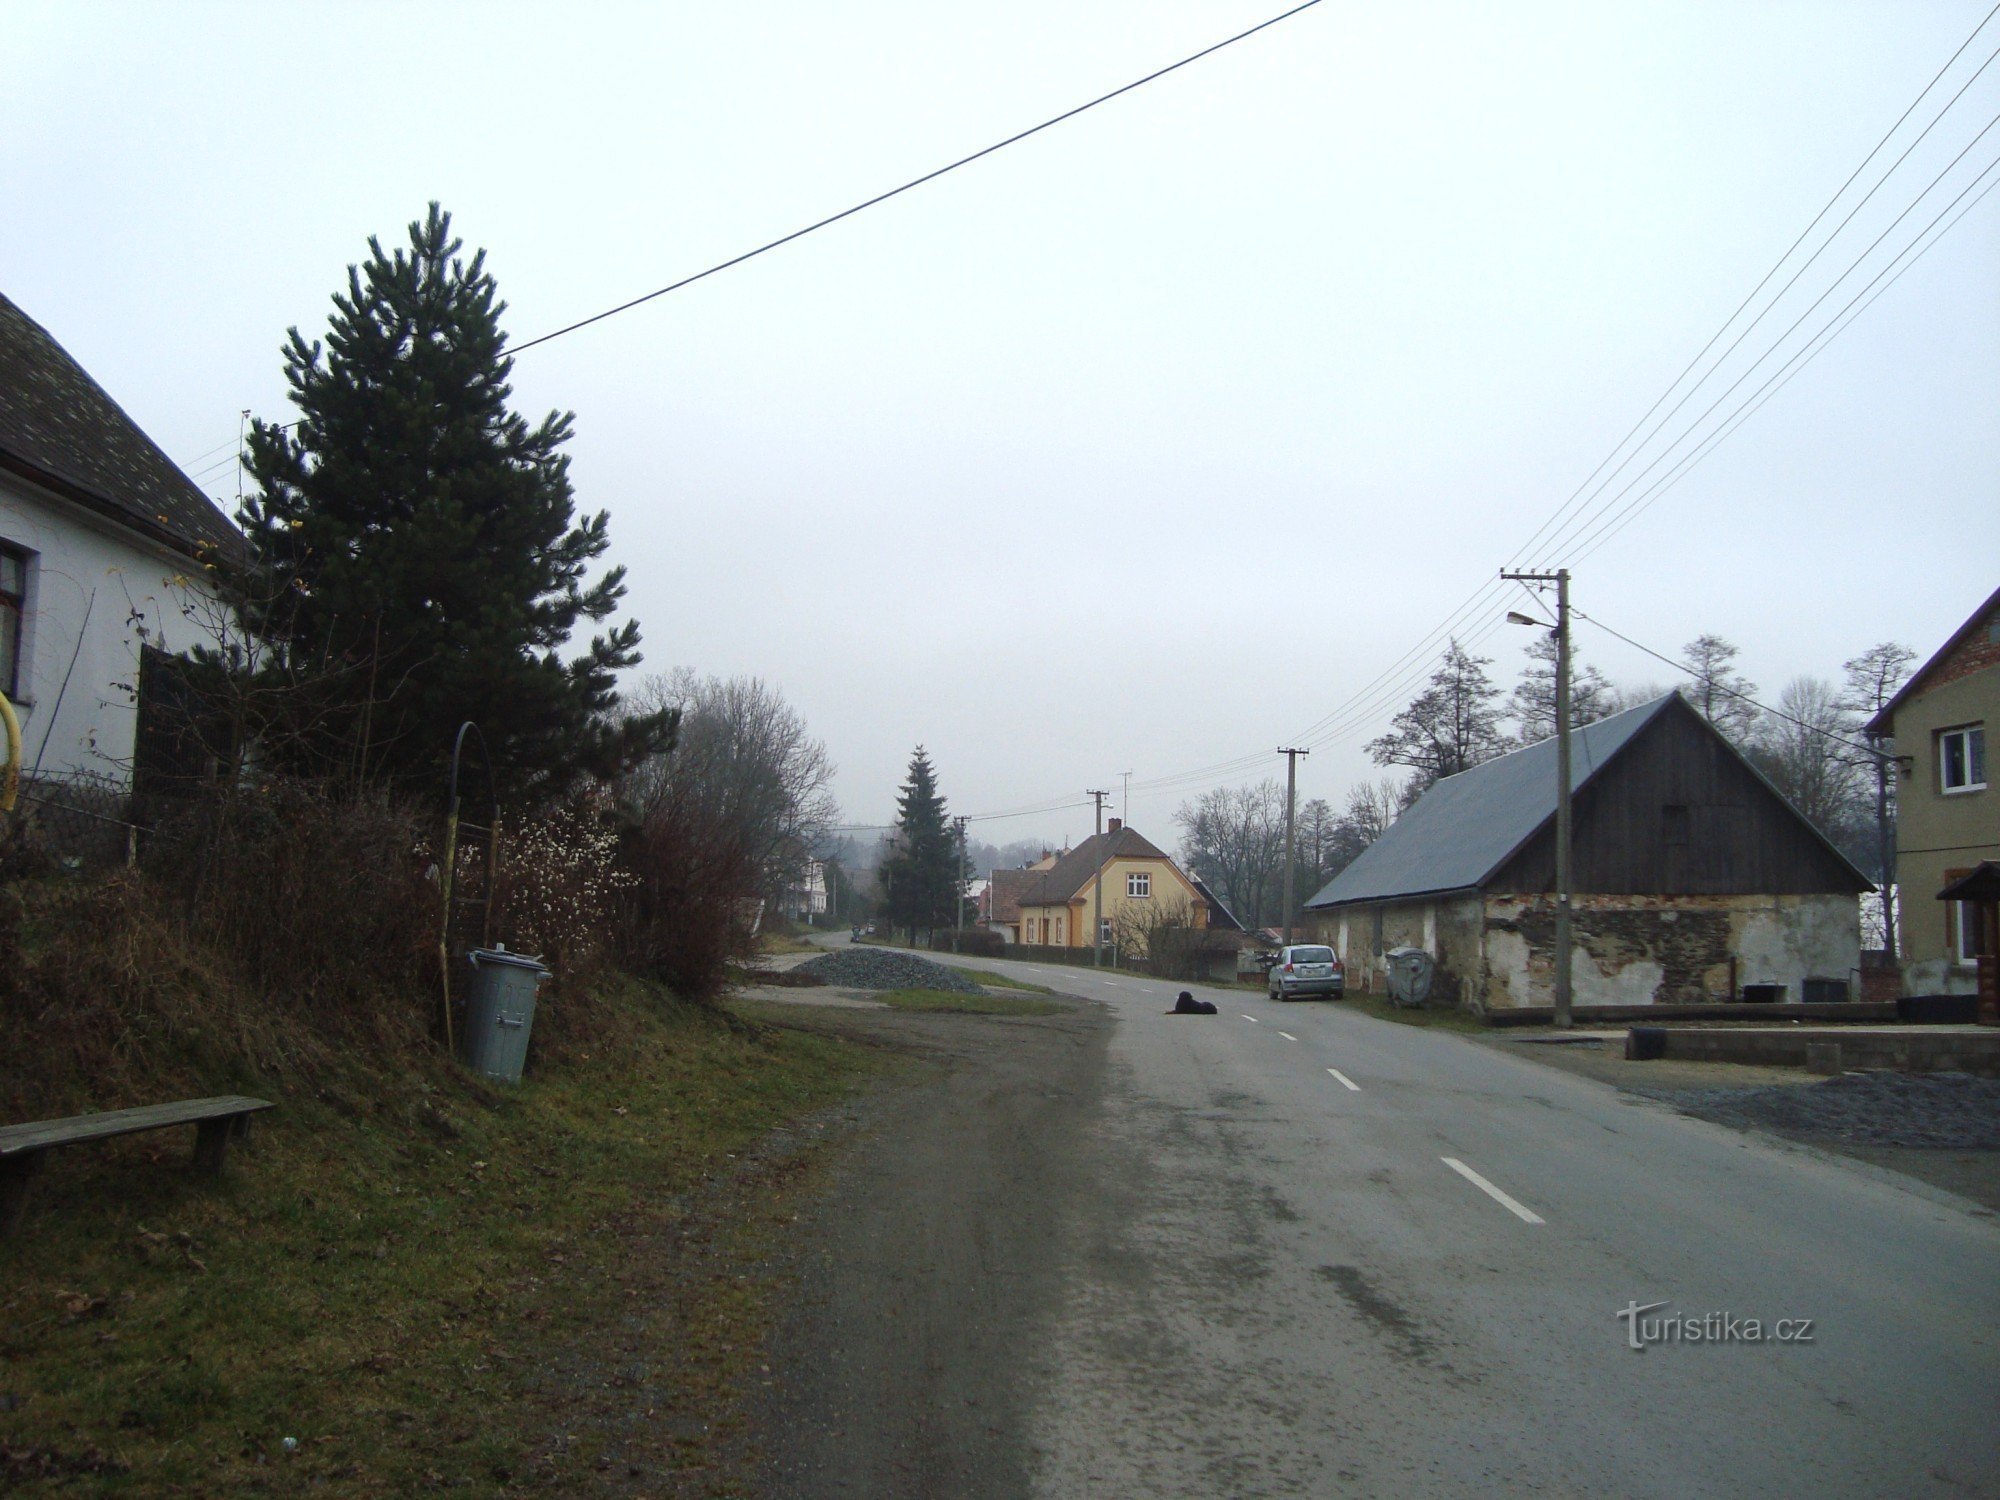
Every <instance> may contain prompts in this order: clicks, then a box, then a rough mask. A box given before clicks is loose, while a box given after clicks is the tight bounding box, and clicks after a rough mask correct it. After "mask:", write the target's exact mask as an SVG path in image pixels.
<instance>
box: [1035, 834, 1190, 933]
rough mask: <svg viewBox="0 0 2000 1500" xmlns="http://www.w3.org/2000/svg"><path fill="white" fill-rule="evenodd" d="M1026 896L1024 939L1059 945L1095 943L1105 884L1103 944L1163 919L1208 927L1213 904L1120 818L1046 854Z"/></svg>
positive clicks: (1161, 921) (1178, 869)
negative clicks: (1055, 852)
mask: <svg viewBox="0 0 2000 1500" xmlns="http://www.w3.org/2000/svg"><path fill="white" fill-rule="evenodd" d="M1030 874H1031V878H1030V880H1029V882H1028V884H1027V886H1026V888H1025V889H1023V890H1022V892H1021V898H1020V905H1021V941H1022V942H1023V943H1032V944H1037V945H1040V946H1045V947H1054V948H1090V947H1094V946H1095V944H1096V937H1095V934H1094V933H1093V931H1092V928H1091V923H1092V921H1093V920H1094V919H1095V918H1096V917H1097V914H1098V887H1099V883H1100V882H1102V886H1103V892H1104V898H1103V922H1104V942H1105V945H1106V946H1107V947H1109V946H1111V945H1113V944H1115V943H1116V942H1117V941H1118V940H1119V937H1120V936H1121V935H1124V936H1125V937H1126V938H1127V940H1128V943H1129V941H1130V940H1131V938H1132V937H1133V936H1134V935H1135V934H1143V933H1146V932H1149V931H1151V930H1152V929H1153V928H1154V927H1155V926H1157V925H1159V924H1161V923H1163V922H1176V921H1177V922H1179V923H1181V924H1184V925H1188V926H1193V927H1206V926H1207V925H1208V919H1209V908H1208V902H1207V901H1206V900H1204V899H1203V898H1202V894H1201V892H1200V891H1198V890H1196V889H1195V884H1194V882H1193V881H1192V880H1190V879H1189V878H1188V877H1187V876H1186V875H1185V874H1184V873H1183V872H1182V870H1181V868H1180V866H1179V865H1177V864H1175V863H1174V862H1173V860H1172V859H1170V858H1169V857H1168V856H1167V855H1166V854H1165V853H1163V852H1162V851H1161V850H1159V849H1158V848H1155V847H1154V846H1153V844H1152V843H1150V842H1149V841H1148V840H1146V839H1145V838H1143V837H1141V836H1140V834H1139V833H1137V832H1136V831H1135V830H1133V829H1130V828H1127V827H1125V825H1124V824H1123V823H1121V822H1120V821H1119V820H1118V819H1117V818H1113V819H1112V820H1111V826H1110V827H1109V828H1107V829H1106V830H1105V831H1104V832H1103V833H1097V834H1092V835H1091V836H1090V837H1089V838H1087V839H1085V840H1084V841H1083V842H1082V843H1080V844H1078V845H1077V846H1076V847H1075V848H1074V849H1072V850H1070V851H1069V852H1068V853H1067V854H1062V855H1055V856H1046V857H1044V858H1043V859H1041V860H1038V861H1037V862H1036V863H1035V864H1034V865H1033V866H1031V867H1030Z"/></svg>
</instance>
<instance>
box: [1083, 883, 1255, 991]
mask: <svg viewBox="0 0 2000 1500" xmlns="http://www.w3.org/2000/svg"><path fill="white" fill-rule="evenodd" d="M1111 941H1112V943H1113V944H1114V945H1115V946H1116V947H1117V949H1118V952H1119V955H1120V957H1121V958H1123V959H1125V960H1127V961H1130V960H1133V959H1144V960H1145V961H1146V963H1147V965H1148V967H1149V968H1150V969H1151V971H1152V973H1153V974H1154V976H1155V977H1157V978H1160V979H1203V978H1206V977H1207V974H1208V965H1209V962H1210V960H1211V958H1212V957H1213V956H1214V955H1216V954H1219V953H1225V952H1227V951H1228V945H1227V943H1226V941H1225V940H1224V938H1223V936H1222V934H1221V933H1220V932H1215V931H1212V930H1210V929H1209V928H1207V927H1201V926H1197V925H1196V923H1195V912H1194V906H1193V903H1191V902H1190V901H1188V900H1187V899H1186V898H1185V897H1180V898H1174V897H1156V898H1155V899H1153V900H1151V901H1128V902H1126V903H1125V904H1124V905H1123V906H1121V907H1120V908H1119V909H1118V911H1117V914H1116V915H1114V916H1113V917H1112V919H1111Z"/></svg>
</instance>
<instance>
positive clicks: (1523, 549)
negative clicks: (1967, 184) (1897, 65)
mask: <svg viewBox="0 0 2000 1500" xmlns="http://www.w3.org/2000/svg"><path fill="white" fill-rule="evenodd" d="M1996 14H2000V4H1996V6H1994V8H1992V10H1988V12H1986V14H1984V16H1982V18H1980V24H1978V26H1974V28H1972V32H1970V34H1968V36H1966V40H1964V42H1960V44H1958V50H1956V52H1952V56H1950V58H1946V60H1944V66H1942V68H1938V72H1936V74H1934V76H1932V80H1930V82H1928V84H1924V88H1922V92H1920V94H1918V96H1916V98H1914V100H1910V104H1908V108H1904V112H1902V114H1898V116H1896V122H1894V124H1892V126H1890V128H1888V130H1886V132H1882V138H1880V140H1878V142H1876V144H1874V146H1872V148H1870V152H1868V154H1866V156H1864V158H1862V160H1860V164H1858V166H1856V168H1854V170H1852V172H1850V174H1848V180H1846V182H1842V184H1840V188H1838V190H1836V192H1834V196H1832V198H1828V200H1826V204H1824V206H1822V208H1820V212H1818V214H1814V216H1812V222H1810V224H1806V228H1802V230H1800V232H1798V238H1796V240H1792V244H1790V246H1786V250H1784V254H1782V256H1778V258H1776V260H1774V262H1772V266H1770V270H1766V272H1764V276H1762V278H1760V280H1758V284H1756V286H1752V288H1750V294H1748V296H1746V298H1744V300H1742V302H1740V304H1738V306H1736V310H1734V312H1732V314H1730V316H1728V318H1724V320H1722V326H1720V328H1716V332H1714V334H1710V336H1708V342H1706V344H1702V348H1700V350H1696V354H1694V358H1692V360H1688V364H1686V368H1684V370H1682V372H1680V374H1678V376H1674V378H1672V380H1670V382H1668V386H1666V390H1662V392H1660V394H1658V398H1656V400H1654V402H1652V406H1648V408H1646V412H1644V414H1642V416H1640V418H1638V422H1634V424H1632V428H1630V430H1628V432H1626V434H1624V436H1622V438H1620V440H1618V442H1616V444H1612V450H1610V452H1608V454H1604V458H1602V460H1600V462H1598V466H1596V468H1594V470H1590V474H1588V476H1586V478H1584V482H1582V484H1580V486H1576V490H1574V492H1572V494H1570V498H1568V500H1564V502H1562V506H1558V508H1556V512H1554V514H1552V516H1550V518H1548V520H1544V522H1542V524H1540V526H1538V528H1536V530H1534V532H1532V534H1530V536H1528V540H1526V542H1522V544H1520V548H1518V550H1516V554H1514V562H1512V564H1510V566H1516V564H1518V562H1520V560H1522V558H1524V556H1526V554H1528V550H1530V548H1532V546H1534V544H1536V540H1538V538H1540V536H1542V534H1544V532H1546V530H1548V528H1550V526H1554V524H1558V522H1560V520H1562V516H1564V514H1566V512H1568V510H1570V506H1574V504H1576V500H1578V496H1582V494H1584V492H1586V490H1588V488H1590V484H1592V482H1594V480H1596V478H1598V474H1600V472H1602V470H1604V466H1606V464H1608V462H1612V458H1616V456H1618V452H1620V450H1622V448H1624V446H1626V444H1628V442H1630V440H1632V434H1634V432H1638V430H1640V428H1642V426H1646V422H1650V420H1652V414H1654V412H1658V410H1660V404H1662V402H1666V398H1668V396H1672V394H1674V390H1676V388H1678V386H1680V382H1682V380H1686V378H1688V374H1690V372H1692V370H1694V366H1698V364H1700V362H1702V360H1704V358H1706V356H1708V350H1712V348H1714V346H1716V342H1718V340H1720V338H1722V336H1724V334H1726V332H1728V330H1730V324H1734V322H1736V320H1738V318H1740V316H1742V314H1744V310H1746V308H1748V306H1750V304H1752V302H1756V298H1758V292H1762V290H1764V288H1766V286H1770V280H1772V276H1776V274H1778V272H1780V270H1782V268H1784V262H1786V260H1790V258H1792V254H1796V250H1798V246H1802V244H1804V242H1806V238H1808V236H1810V234H1812V230H1814V228H1818V224H1820V222H1822V220H1824V218H1826V216H1828V214H1830V212H1832V208H1834V204H1838V202H1840V198H1842V196H1844V194H1846V190H1848V188H1852V186H1854V182H1856V180H1858V178H1860V174H1862V172H1866V170H1868V162H1872V160H1874V158H1876V156H1878V154H1880V152H1882V148H1884V146H1886V144H1888V142H1890V140H1892V138H1894V134H1896V132H1898V130H1902V126H1904V122H1906V120H1908V118H1910V116H1912V114H1914V112H1916V106H1918V104H1922V102H1924V100H1926V98H1928V96H1930V90H1934V88H1936V86H1938V80H1942V78H1944V74H1948V72H1950V70H1952V64H1954V62H1958V58H1960V56H1964V52H1966V48H1968V46H1972V42H1974V38H1976V36H1978V34H1980V32H1982V30H1986V26H1988V22H1992V18H1994V16H1996ZM1994 56H2000V52H1996V54H1994ZM1992 60H1994V58H1992V56H1988V58H1986V62H1982V64H1980V68H1978V72H1974V74H1972V78H1968V80H1966V84H1964V86H1962V88H1960V90H1958V94H1954V96H1952V100H1950V102H1948V104H1946V106H1944V110H1940V112H1938V114H1936V116H1934V118H1932V122H1930V124H1928V126H1924V132H1922V134H1920V136H1918V138H1916V140H1914V142H1910V148H1908V150H1904V154H1902V156H1898V158H1896V162H1894V166H1890V168H1888V172H1884V174H1882V176H1880V178H1878V180H1876V186H1874V188H1870V190H1868V198H1872V196H1874V194H1876V190H1878V188H1880V186H1882V184H1884V182H1888V178H1890V174H1894V172H1896V168H1898V166H1902V162H1904V158H1908V154H1910V150H1914V148H1916V146H1918V144H1920V142H1922V140H1924V136H1928V134H1930V132H1932V128H1934V126H1936V124H1938V120H1942V118H1944V114H1946V112H1948V110H1950V108H1952V104H1956V102H1958V100H1960V96H1964V92H1966V88H1970V86H1972V82H1974V80H1976V78H1978V76H1980V74H1982V72H1986V68H1988V66H1990V64H1992ZM1868 198H1862V204H1866V202H1868ZM1862 204H1856V212H1858V210H1860V206H1862ZM1852 218H1854V214H1848V218H1846V220H1842V224H1840V226H1838V228H1836V230H1834V232H1832V234H1830V236H1828V238H1826V242H1822V246H1820V250H1814V258H1818V254H1820V252H1822V250H1824V248H1826V246H1828V244H1832V242H1834V238H1836V236H1838V234H1840V230H1842V228H1846V224H1848V222H1850V220H1852ZM1810 264H1812V260H1808V262H1806V266H1810ZM1806 266H1800V270H1798V274H1804V270H1806ZM1798 274H1794V278H1792V282H1796V280H1798ZM1792 282H1786V286H1784V290H1780V292H1778V296H1776V298H1772V302H1770V304H1768V306H1766V308H1764V312H1770V308H1774V306H1776V304H1778V300H1780V298H1782V296H1784V292H1786V290H1790V286H1792ZM1762 316H1764V314H1758V320H1762ZM1754 326H1756V324H1750V328H1754ZM1750 328H1746V330H1744V334H1748V332H1750ZM1736 342H1738V344H1740V342H1742V336H1738V340H1736ZM1730 348H1734V344H1732V346H1730ZM1724 358H1728V352H1724ZM1716 364H1720V360H1718V362H1716ZM1710 374H1712V370H1710ZM1704 380H1706V376H1704ZM1700 384H1702V382H1700V380H1698V382H1696V388H1698V386H1700ZM1688 394H1690V396H1692V394H1694V388H1690V392H1688ZM1684 402H1686V398H1682V404H1684ZM1676 410H1678V406H1676ZM1670 418H1672V412H1668V416H1666V418H1662V426H1664V424H1666V420H1670ZM1656 432H1658V428H1656ZM1640 448H1644V442H1642V444H1640ZM1636 452H1638V448H1634V456H1636ZM1624 462H1630V456H1628V458H1626V460H1624ZM1616 472H1618V470H1612V476H1614V474H1616ZM1608 480H1610V476H1606V482H1608ZM1600 488H1602V486H1600Z"/></svg>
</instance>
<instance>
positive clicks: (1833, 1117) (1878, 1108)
mask: <svg viewBox="0 0 2000 1500" xmlns="http://www.w3.org/2000/svg"><path fill="white" fill-rule="evenodd" d="M1634 1092H1635V1093H1641V1094H1645V1095H1646V1096H1647V1097H1649V1098H1653V1099H1659V1100H1662V1101H1663V1102H1665V1103H1667V1104H1671V1105H1672V1106H1673V1107H1674V1108H1675V1109H1678V1110H1679V1111H1681V1113H1683V1114H1689V1115H1696V1116H1699V1117H1700V1118H1701V1119H1704V1120H1713V1121H1715V1122H1716V1123H1717V1124H1718V1125H1733V1126H1735V1127H1736V1128H1737V1129H1739V1130H1740V1129H1747V1128H1748V1127H1750V1126H1753V1125H1754V1126H1761V1127H1763V1128H1764V1129H1766V1130H1776V1131H1779V1132H1781V1133H1783V1134H1785V1135H1790V1136H1797V1137H1799V1138H1800V1139H1803V1140H1814V1139H1817V1140H1823V1141H1840V1142H1843V1143H1845V1144H1848V1145H1855V1146H1930V1147H1934V1148H1937V1149H1940V1150H1953V1151H1994V1150H2000V1079H1992V1078H1974V1077H1971V1076H1970V1075H1969V1074H1965V1073H1848V1074H1844V1075H1843V1076H1841V1077H1839V1078H1829V1079H1827V1080H1826V1082H1824V1083H1811V1084H1804V1085H1797V1084H1778V1085H1775V1086H1773V1087H1770V1088H1708V1089H1703V1088H1690V1089H1661V1088H1640V1089H1635V1090H1634Z"/></svg>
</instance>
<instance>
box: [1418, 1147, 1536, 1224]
mask: <svg viewBox="0 0 2000 1500" xmlns="http://www.w3.org/2000/svg"><path fill="white" fill-rule="evenodd" d="M1438 1160H1439V1161H1441V1162H1443V1163H1444V1164H1445V1165H1446V1166H1447V1167H1450V1168H1451V1169H1452V1171H1454V1172H1456V1173H1458V1175H1459V1176H1461V1177H1463V1178H1464V1179H1465V1180H1466V1181H1467V1182H1469V1183H1471V1184H1472V1185H1473V1186H1474V1187H1476V1188H1478V1189H1479V1191H1480V1192H1482V1193H1484V1194H1486V1196H1487V1197H1489V1198H1491V1199H1492V1200H1493V1201H1494V1202H1495V1203H1497V1204H1499V1205H1500V1206H1501V1207H1502V1208H1504V1209H1506V1210H1507V1211H1508V1212H1509V1213H1512V1214H1516V1215H1518V1216H1519V1217H1520V1218H1521V1219H1522V1221H1523V1222H1525V1223H1529V1224H1541V1223H1545V1222H1547V1221H1546V1220H1544V1219H1543V1218H1542V1216H1541V1215H1540V1214H1538V1213H1536V1212H1535V1211H1534V1210H1533V1209H1531V1208H1524V1207H1522V1206H1521V1205H1520V1204H1519V1203H1517V1202H1515V1201H1514V1200H1513V1199H1512V1198H1510V1197H1508V1196H1507V1195H1506V1194H1505V1193H1503V1192H1501V1191H1500V1189H1498V1188H1497V1187H1495V1186H1494V1185H1493V1184H1492V1183H1490V1182H1488V1181H1487V1180H1486V1179H1485V1178H1484V1177H1481V1176H1480V1175H1479V1174H1478V1173H1477V1172H1475V1171H1473V1170H1472V1168H1470V1167H1468V1166H1467V1165H1466V1164H1465V1163H1464V1162H1462V1161H1460V1160H1459V1159H1458V1158H1457V1157H1455V1156H1440V1157H1439V1158H1438Z"/></svg>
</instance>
